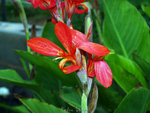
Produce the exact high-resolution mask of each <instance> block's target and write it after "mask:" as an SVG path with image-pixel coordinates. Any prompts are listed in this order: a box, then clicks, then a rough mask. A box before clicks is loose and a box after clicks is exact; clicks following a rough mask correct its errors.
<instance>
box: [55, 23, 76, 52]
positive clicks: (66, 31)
mask: <svg viewBox="0 0 150 113" xmlns="http://www.w3.org/2000/svg"><path fill="white" fill-rule="evenodd" d="M55 33H56V36H57V37H58V39H59V41H60V42H61V43H62V44H63V46H64V47H65V48H66V50H67V51H68V53H69V54H70V55H71V54H74V52H75V49H74V48H73V45H72V37H71V36H72V35H71V32H70V28H69V27H68V26H67V25H66V24H64V23H62V22H60V21H59V22H58V23H57V24H56V25H55Z"/></svg>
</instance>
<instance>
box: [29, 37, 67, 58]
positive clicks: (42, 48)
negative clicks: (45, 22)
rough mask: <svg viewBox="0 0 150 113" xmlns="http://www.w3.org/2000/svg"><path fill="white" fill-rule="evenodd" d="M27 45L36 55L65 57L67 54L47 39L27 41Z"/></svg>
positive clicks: (38, 38)
mask: <svg viewBox="0 0 150 113" xmlns="http://www.w3.org/2000/svg"><path fill="white" fill-rule="evenodd" d="M27 45H28V46H29V47H30V48H31V49H32V50H34V51H35V52H37V53H40V54H42V55H47V56H62V57H63V56H66V55H67V53H66V52H65V51H64V50H62V49H61V48H59V47H58V46H57V45H55V44H54V43H53V42H51V41H50V40H48V39H45V38H41V37H36V38H32V39H30V40H28V41H27Z"/></svg>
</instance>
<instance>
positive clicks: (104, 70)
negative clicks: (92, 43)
mask: <svg viewBox="0 0 150 113" xmlns="http://www.w3.org/2000/svg"><path fill="white" fill-rule="evenodd" d="M94 70H95V74H96V78H97V80H98V81H99V82H100V83H101V84H102V85H103V86H104V87H106V88H108V87H110V86H111V84H112V79H113V76H112V72H111V69H110V67H109V66H108V64H107V63H106V62H105V61H104V60H102V61H97V62H94Z"/></svg>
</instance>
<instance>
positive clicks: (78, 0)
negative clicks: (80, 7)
mask: <svg viewBox="0 0 150 113" xmlns="http://www.w3.org/2000/svg"><path fill="white" fill-rule="evenodd" d="M71 1H72V2H75V3H82V2H84V0H71Z"/></svg>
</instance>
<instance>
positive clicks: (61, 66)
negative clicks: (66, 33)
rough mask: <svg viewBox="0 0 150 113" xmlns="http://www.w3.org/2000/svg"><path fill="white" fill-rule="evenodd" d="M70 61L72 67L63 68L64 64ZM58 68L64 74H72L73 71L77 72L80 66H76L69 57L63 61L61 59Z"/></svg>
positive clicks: (73, 60)
mask: <svg viewBox="0 0 150 113" xmlns="http://www.w3.org/2000/svg"><path fill="white" fill-rule="evenodd" d="M68 61H70V62H71V63H72V64H73V65H70V66H66V67H64V65H65V64H66V62H68ZM58 67H59V68H60V69H61V70H62V71H63V72H64V73H66V74H68V73H72V72H74V71H77V70H78V69H80V67H81V66H78V65H76V61H75V59H74V58H73V57H71V56H68V57H66V58H64V59H62V60H61V61H60V62H59V65H58Z"/></svg>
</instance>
